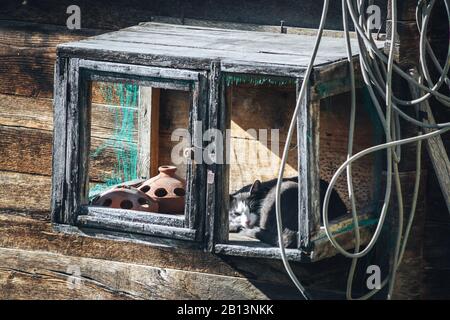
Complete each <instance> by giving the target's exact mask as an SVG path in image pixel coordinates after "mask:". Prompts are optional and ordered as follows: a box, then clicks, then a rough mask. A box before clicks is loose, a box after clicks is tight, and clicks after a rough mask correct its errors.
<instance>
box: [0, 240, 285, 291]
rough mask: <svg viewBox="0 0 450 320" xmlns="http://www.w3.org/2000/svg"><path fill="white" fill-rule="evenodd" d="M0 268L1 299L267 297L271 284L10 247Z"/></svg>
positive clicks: (3, 251)
mask: <svg viewBox="0 0 450 320" xmlns="http://www.w3.org/2000/svg"><path fill="white" fill-rule="evenodd" d="M0 270H1V271H0V275H1V276H0V287H1V288H2V290H0V292H1V296H2V298H3V299H20V298H21V299H26V298H36V297H40V298H43V297H45V298H47V299H55V298H59V299H62V298H65V299H85V298H91V299H92V298H98V299H111V298H131V299H230V298H232V299H267V298H268V296H267V295H266V294H265V293H264V291H265V290H267V289H271V290H274V289H275V288H274V287H273V286H271V285H269V284H267V283H257V282H256V283H254V284H253V283H252V282H250V281H249V280H246V279H242V278H230V277H224V276H218V275H211V274H207V273H202V274H200V273H191V272H186V271H180V270H173V269H160V268H155V267H149V266H140V265H131V264H124V263H121V262H115V261H105V260H97V259H92V258H78V257H70V256H63V255H60V254H52V253H46V252H32V251H24V250H15V249H0ZM214 288H216V289H214ZM272 292H274V291H272ZM280 293H281V291H280ZM291 294H292V293H291ZM282 296H283V295H280V297H282ZM288 296H289V295H286V297H288Z"/></svg>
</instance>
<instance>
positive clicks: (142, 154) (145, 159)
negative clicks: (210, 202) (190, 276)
mask: <svg viewBox="0 0 450 320" xmlns="http://www.w3.org/2000/svg"><path fill="white" fill-rule="evenodd" d="M66 63H67V66H66V68H67V69H66V70H67V73H64V72H62V74H61V71H62V70H61V67H62V68H64V67H65V64H66ZM57 75H59V80H60V81H64V79H63V78H64V77H65V76H68V82H67V83H68V89H67V94H68V98H67V104H65V101H64V100H62V99H61V100H55V146H56V147H55V150H54V174H53V179H54V181H53V218H54V221H55V222H58V223H63V224H72V225H76V226H80V227H89V228H98V229H105V230H111V231H120V232H125V233H139V234H145V235H149V236H156V237H167V238H172V239H179V240H197V241H199V240H201V239H202V231H203V225H204V218H205V214H204V210H205V209H204V204H205V192H204V191H203V190H202V188H203V186H204V185H205V183H204V179H205V173H206V167H205V165H204V164H203V163H201V162H199V163H196V161H195V159H194V158H191V153H195V151H196V150H195V148H202V146H201V145H196V144H195V143H194V139H195V137H196V135H197V134H199V133H201V132H203V131H204V129H205V128H204V127H203V126H205V125H206V123H205V121H203V119H206V112H207V108H206V102H207V101H206V100H205V97H207V93H206V92H207V91H206V90H207V88H206V85H207V81H206V76H205V73H201V72H194V71H187V70H174V69H166V68H155V67H143V66H131V65H125V64H116V63H109V62H100V61H91V60H82V59H76V58H72V59H70V60H60V61H59V67H57ZM57 90H61V91H63V90H64V86H62V87H58V89H57ZM59 95H60V96H61V94H59ZM197 131H198V132H197ZM174 150H178V153H174ZM63 164H64V165H63ZM158 170H160V171H164V172H165V173H166V174H167V172H169V171H170V172H171V173H173V171H175V170H176V175H177V176H178V177H179V178H180V179H179V181H180V185H179V186H177V185H175V186H173V188H172V189H173V190H166V189H165V188H164V187H160V188H158V189H157V190H150V186H149V185H148V184H146V182H145V181H146V179H149V178H150V177H153V176H155V175H156V174H158ZM184 181H185V183H184ZM118 186H119V188H118ZM123 186H125V187H123ZM112 191H114V192H115V193H113V194H112V193H111V192H112ZM146 195H151V196H149V197H147V196H146ZM169 195H170V196H175V197H176V196H178V197H179V198H180V199H183V198H184V201H182V202H181V203H180V201H178V205H177V207H178V208H175V207H174V206H167V202H164V199H163V198H164V197H166V196H169ZM156 197H160V198H159V199H156V200H154V199H155V198H156ZM170 203H172V204H173V203H174V201H173V199H172V201H171V202H170ZM180 204H181V206H180ZM180 208H181V209H180Z"/></svg>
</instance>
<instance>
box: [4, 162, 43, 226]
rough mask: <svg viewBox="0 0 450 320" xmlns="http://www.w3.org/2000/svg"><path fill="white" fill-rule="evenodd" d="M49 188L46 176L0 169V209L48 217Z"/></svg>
mask: <svg viewBox="0 0 450 320" xmlns="http://www.w3.org/2000/svg"><path fill="white" fill-rule="evenodd" d="M50 188H51V179H50V177H48V176H39V175H31V174H21V173H16V172H5V171H0V199H1V201H0V209H1V210H6V211H9V212H14V211H19V212H28V213H29V214H30V216H36V217H38V218H48V216H49V211H50V195H51V193H50Z"/></svg>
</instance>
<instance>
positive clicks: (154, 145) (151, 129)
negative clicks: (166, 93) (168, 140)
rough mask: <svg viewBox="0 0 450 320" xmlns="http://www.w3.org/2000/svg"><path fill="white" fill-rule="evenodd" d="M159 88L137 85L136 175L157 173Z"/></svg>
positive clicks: (144, 175) (141, 176) (153, 174)
mask: <svg viewBox="0 0 450 320" xmlns="http://www.w3.org/2000/svg"><path fill="white" fill-rule="evenodd" d="M159 97H160V89H158V88H152V87H145V86H140V87H139V107H138V109H139V110H138V118H139V119H138V154H139V155H138V168H137V171H138V176H139V177H140V178H150V177H153V176H155V175H157V174H158V159H159V139H160V136H159V107H160V106H159V105H160V103H159V102H160V99H159Z"/></svg>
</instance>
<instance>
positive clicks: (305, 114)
mask: <svg viewBox="0 0 450 320" xmlns="http://www.w3.org/2000/svg"><path fill="white" fill-rule="evenodd" d="M301 83H302V82H301V79H298V81H297V92H299V91H300V87H301ZM319 119H320V101H317V100H312V98H311V88H310V87H308V88H307V89H306V93H305V96H304V97H303V100H302V101H301V107H300V111H299V114H298V117H297V132H298V136H297V137H298V139H297V142H298V146H299V150H304V151H303V152H299V153H298V157H299V159H298V170H299V181H301V182H302V183H300V184H299V191H298V192H299V203H298V207H299V243H298V246H299V248H301V249H304V250H307V251H308V250H310V247H311V237H312V235H313V234H314V233H315V232H316V231H317V230H318V229H319V227H320V194H319V192H320V191H319V178H320V174H319V172H320V171H319V161H318V159H319V139H320V135H319V125H320V121H319Z"/></svg>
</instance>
